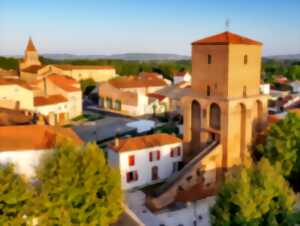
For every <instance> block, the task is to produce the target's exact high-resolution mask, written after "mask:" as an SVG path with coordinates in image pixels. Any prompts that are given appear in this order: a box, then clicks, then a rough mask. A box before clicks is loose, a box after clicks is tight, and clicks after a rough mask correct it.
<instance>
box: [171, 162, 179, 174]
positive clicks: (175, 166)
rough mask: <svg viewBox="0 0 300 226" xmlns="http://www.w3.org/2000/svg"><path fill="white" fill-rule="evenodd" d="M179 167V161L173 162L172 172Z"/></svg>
mask: <svg viewBox="0 0 300 226" xmlns="http://www.w3.org/2000/svg"><path fill="white" fill-rule="evenodd" d="M178 169H179V162H173V164H172V173H176V172H177V171H178Z"/></svg>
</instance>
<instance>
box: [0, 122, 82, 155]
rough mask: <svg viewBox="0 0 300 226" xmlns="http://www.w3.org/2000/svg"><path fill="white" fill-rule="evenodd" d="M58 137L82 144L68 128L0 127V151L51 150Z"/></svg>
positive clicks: (35, 126) (41, 126)
mask: <svg viewBox="0 0 300 226" xmlns="http://www.w3.org/2000/svg"><path fill="white" fill-rule="evenodd" d="M58 135H61V136H64V137H67V138H70V139H72V140H73V141H74V142H75V143H76V144H83V142H82V140H81V139H80V138H79V137H78V136H77V135H76V133H75V132H74V131H73V130H72V129H70V128H61V127H52V126H43V125H25V126H1V127H0V151H14V150H15V151H18V150H39V149H51V148H54V147H55V144H56V140H57V136H58Z"/></svg>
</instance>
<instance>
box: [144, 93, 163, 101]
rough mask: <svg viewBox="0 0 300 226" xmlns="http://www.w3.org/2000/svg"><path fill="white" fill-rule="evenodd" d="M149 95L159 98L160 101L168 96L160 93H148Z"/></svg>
mask: <svg viewBox="0 0 300 226" xmlns="http://www.w3.org/2000/svg"><path fill="white" fill-rule="evenodd" d="M147 96H148V97H153V98H155V99H158V100H159V101H162V100H163V99H165V98H166V96H164V95H161V94H158V93H148V95H147Z"/></svg>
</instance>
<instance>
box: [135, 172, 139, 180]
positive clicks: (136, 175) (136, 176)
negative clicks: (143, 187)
mask: <svg viewBox="0 0 300 226" xmlns="http://www.w3.org/2000/svg"><path fill="white" fill-rule="evenodd" d="M134 173H135V178H134V179H135V180H138V179H139V175H138V171H135V172H134Z"/></svg>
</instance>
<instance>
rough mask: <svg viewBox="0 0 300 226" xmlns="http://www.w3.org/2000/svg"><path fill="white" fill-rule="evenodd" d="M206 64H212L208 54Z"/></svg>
mask: <svg viewBox="0 0 300 226" xmlns="http://www.w3.org/2000/svg"><path fill="white" fill-rule="evenodd" d="M207 63H208V64H211V63H212V57H211V55H210V54H208V56H207Z"/></svg>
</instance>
